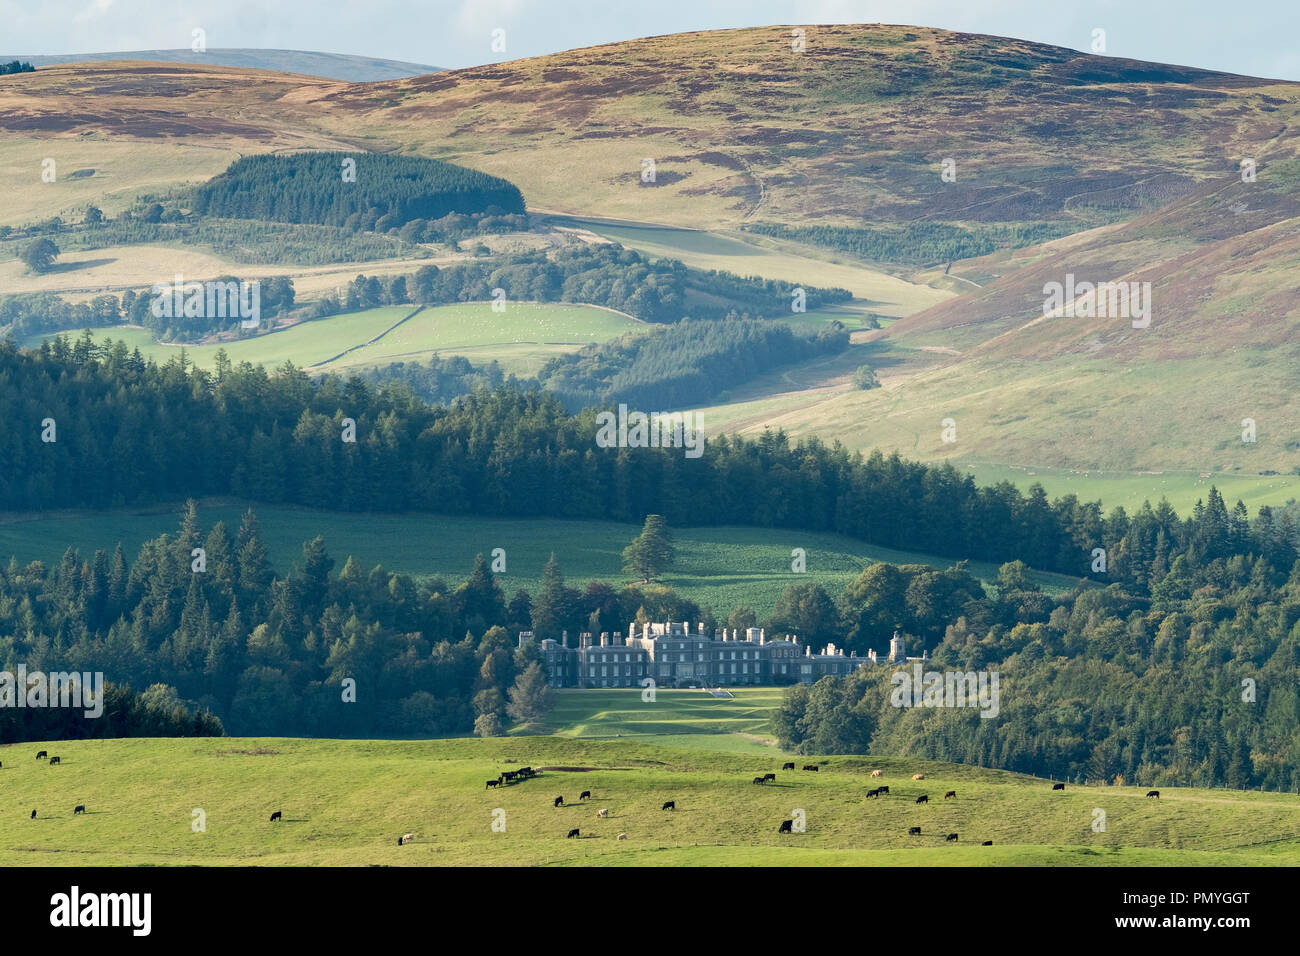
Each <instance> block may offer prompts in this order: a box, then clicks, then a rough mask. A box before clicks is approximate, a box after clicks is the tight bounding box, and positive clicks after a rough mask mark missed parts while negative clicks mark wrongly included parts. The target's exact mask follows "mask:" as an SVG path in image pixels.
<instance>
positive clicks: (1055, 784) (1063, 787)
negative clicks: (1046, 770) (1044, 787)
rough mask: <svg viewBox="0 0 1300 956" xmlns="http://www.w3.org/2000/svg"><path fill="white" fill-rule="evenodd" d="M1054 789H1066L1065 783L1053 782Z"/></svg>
mask: <svg viewBox="0 0 1300 956" xmlns="http://www.w3.org/2000/svg"><path fill="white" fill-rule="evenodd" d="M1052 789H1053V790H1064V789H1065V784H1063V783H1054V784H1052Z"/></svg>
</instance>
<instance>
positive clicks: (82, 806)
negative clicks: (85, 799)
mask: <svg viewBox="0 0 1300 956" xmlns="http://www.w3.org/2000/svg"><path fill="white" fill-rule="evenodd" d="M85 812H86V805H85V804H84V803H81V804H78V805H77V806H76V807H74V808H73V810H72V815H73V816H74V817H75V816H76V815H77V814H78V813H85Z"/></svg>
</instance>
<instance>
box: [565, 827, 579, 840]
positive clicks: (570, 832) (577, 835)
mask: <svg viewBox="0 0 1300 956" xmlns="http://www.w3.org/2000/svg"><path fill="white" fill-rule="evenodd" d="M581 836H582V834H581V833H579V832H578V831H577V828H574V829H572V830H570V831H569V836H566V837H565V839H566V840H567V839H568V838H569V837H581Z"/></svg>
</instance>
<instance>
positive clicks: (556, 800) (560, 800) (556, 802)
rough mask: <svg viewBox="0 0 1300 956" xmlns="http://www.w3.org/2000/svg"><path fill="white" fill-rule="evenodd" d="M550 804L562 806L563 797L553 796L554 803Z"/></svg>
mask: <svg viewBox="0 0 1300 956" xmlns="http://www.w3.org/2000/svg"><path fill="white" fill-rule="evenodd" d="M552 806H557V807H562V806H564V798H563V797H556V798H555V803H554V804H552Z"/></svg>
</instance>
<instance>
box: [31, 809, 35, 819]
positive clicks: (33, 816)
mask: <svg viewBox="0 0 1300 956" xmlns="http://www.w3.org/2000/svg"><path fill="white" fill-rule="evenodd" d="M32 819H33V820H35V819H36V811H35V810H33V811H32Z"/></svg>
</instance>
